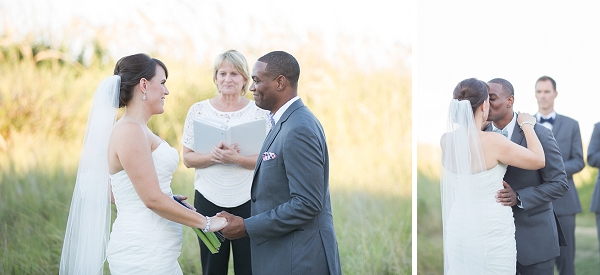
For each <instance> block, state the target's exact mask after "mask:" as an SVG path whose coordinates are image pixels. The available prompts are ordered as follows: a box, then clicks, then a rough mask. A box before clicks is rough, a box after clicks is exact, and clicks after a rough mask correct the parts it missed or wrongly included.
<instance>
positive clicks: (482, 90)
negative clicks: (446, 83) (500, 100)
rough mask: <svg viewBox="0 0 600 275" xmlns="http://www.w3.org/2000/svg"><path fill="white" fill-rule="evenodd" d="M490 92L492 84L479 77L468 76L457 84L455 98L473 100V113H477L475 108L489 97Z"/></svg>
mask: <svg viewBox="0 0 600 275" xmlns="http://www.w3.org/2000/svg"><path fill="white" fill-rule="evenodd" d="M489 92H490V86H488V85H487V83H485V82H483V81H481V80H479V79H477V78H468V79H465V80H463V81H461V82H459V83H458V85H456V88H454V99H458V100H468V101H469V102H471V107H472V108H473V114H475V110H476V109H477V108H478V107H479V106H481V104H483V102H484V101H485V100H486V99H487V98H488V95H489Z"/></svg>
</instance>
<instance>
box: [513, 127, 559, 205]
mask: <svg viewBox="0 0 600 275" xmlns="http://www.w3.org/2000/svg"><path fill="white" fill-rule="evenodd" d="M536 126H538V125H536ZM535 132H536V134H537V135H538V138H539V139H540V142H541V143H542V147H543V148H544V155H545V158H546V166H545V167H544V168H542V169H540V170H539V173H540V176H541V177H542V184H539V185H537V186H530V187H526V188H523V189H519V190H515V191H516V192H517V193H518V194H519V198H520V200H521V202H522V206H523V209H524V210H529V209H531V208H535V207H537V206H540V205H542V204H545V203H549V202H552V201H554V200H556V199H558V198H560V197H562V196H564V195H565V194H566V193H567V191H568V190H569V186H568V185H567V174H566V173H565V166H564V164H563V158H562V155H561V154H560V150H559V149H558V144H557V143H556V140H555V139H554V136H552V132H550V130H548V129H546V128H545V127H544V126H539V127H535ZM509 184H510V182H509Z"/></svg>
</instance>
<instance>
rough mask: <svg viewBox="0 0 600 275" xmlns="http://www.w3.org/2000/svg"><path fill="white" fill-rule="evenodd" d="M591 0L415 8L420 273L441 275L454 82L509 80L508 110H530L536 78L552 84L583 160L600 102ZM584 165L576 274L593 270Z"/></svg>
mask: <svg viewBox="0 0 600 275" xmlns="http://www.w3.org/2000/svg"><path fill="white" fill-rule="evenodd" d="M598 12H600V3H598V2H597V1H590V0H584V1H577V2H564V1H563V2H561V1H516V0H508V1H502V2H494V3H489V2H482V1H476V0H458V1H451V2H443V1H433V0H420V1H418V4H417V15H416V18H417V20H416V25H417V27H416V39H415V44H414V46H413V47H414V49H415V51H414V55H415V57H416V59H415V62H414V63H415V66H414V68H413V79H414V89H413V96H414V98H413V100H414V105H413V106H414V112H413V115H414V116H415V120H414V123H415V124H414V129H415V137H416V143H417V146H416V150H417V152H416V154H417V162H416V163H413V165H417V169H416V171H417V172H416V178H417V185H416V188H417V190H416V191H417V198H416V200H417V201H416V205H417V207H416V208H417V209H416V211H417V212H416V213H417V220H418V222H417V228H418V229H417V242H418V248H417V249H418V251H417V256H416V257H417V260H418V263H417V269H418V274H423V275H425V274H443V252H442V222H441V206H440V186H439V177H440V169H441V167H440V146H439V140H440V137H441V136H442V134H443V133H445V131H446V122H447V113H448V105H449V103H450V100H451V99H452V91H453V90H454V87H455V86H456V84H458V83H459V82H460V81H461V80H463V79H466V78H471V77H475V78H478V79H481V80H483V81H486V82H487V81H489V80H491V79H493V78H496V77H500V78H505V79H507V80H508V81H510V82H511V83H512V85H513V86H514V89H515V103H514V110H515V111H521V112H528V113H530V114H534V113H536V112H537V109H538V106H537V101H536V99H535V82H536V80H537V79H538V78H539V77H540V76H543V75H548V76H550V77H552V78H554V80H556V85H557V86H556V89H557V91H558V97H557V98H556V100H555V105H554V107H555V110H556V112H557V113H559V114H562V115H566V116H569V117H571V118H573V119H575V120H577V121H578V122H579V126H580V130H581V139H582V141H583V152H584V159H585V156H586V155H587V147H588V144H589V142H590V138H591V135H592V130H593V126H594V124H595V123H597V122H598V121H600V116H599V115H598V114H597V113H596V112H595V110H597V109H598V107H597V105H598V104H597V102H598V99H600V97H599V96H598V92H597V91H596V89H597V87H595V84H594V83H593V80H594V79H596V78H597V77H596V76H597V74H598V72H597V71H598V70H597V69H596V67H597V64H598V63H600V51H598V49H599V48H600V39H599V38H598V36H594V35H590V34H591V33H596V32H597V30H598V26H600V18H599V17H598V16H597V13H598ZM597 170H598V169H596V168H592V167H590V166H587V165H586V167H585V168H584V169H583V171H581V172H579V173H577V174H575V176H574V181H575V185H576V187H577V190H578V192H579V197H580V200H581V207H582V208H583V213H579V214H578V215H577V218H576V232H575V234H576V246H575V247H576V252H575V253H576V254H575V265H576V272H577V274H598V270H600V261H599V260H600V255H599V253H598V238H597V235H596V218H595V215H594V213H590V212H589V206H590V199H591V196H592V193H593V190H594V183H595V181H596V176H597Z"/></svg>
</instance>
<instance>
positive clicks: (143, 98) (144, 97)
mask: <svg viewBox="0 0 600 275" xmlns="http://www.w3.org/2000/svg"><path fill="white" fill-rule="evenodd" d="M142 100H146V92H144V96H143V97H142Z"/></svg>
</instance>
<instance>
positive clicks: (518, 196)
mask: <svg viewBox="0 0 600 275" xmlns="http://www.w3.org/2000/svg"><path fill="white" fill-rule="evenodd" d="M488 84H489V86H490V114H489V116H488V120H490V121H492V124H493V125H489V126H488V130H491V128H492V127H497V128H500V129H504V128H508V127H507V126H508V125H509V124H510V122H511V121H512V120H513V119H515V118H514V116H516V114H515V113H514V111H513V107H512V106H513V103H514V90H513V87H512V85H511V84H510V82H508V81H506V80H504V79H493V80H491V81H490V82H489V83H488ZM492 99H493V100H492ZM534 129H535V133H536V135H537V136H538V138H539V140H540V142H541V144H542V147H543V149H544V154H545V160H546V161H545V162H546V166H545V167H544V168H542V169H539V170H524V169H520V168H516V167H513V166H509V167H508V168H507V170H506V174H505V175H504V181H505V182H506V183H507V185H505V186H507V188H505V189H503V190H501V191H500V192H499V201H500V202H501V203H503V204H504V205H509V206H512V210H513V214H514V221H515V230H516V232H515V238H516V243H517V270H518V272H519V273H520V274H538V273H536V272H541V273H539V274H552V272H553V269H554V258H556V257H557V256H558V255H559V253H560V250H559V245H564V237H563V234H562V232H561V229H560V224H559V223H558V221H557V220H556V216H555V214H554V209H553V206H552V201H554V200H556V199H557V198H560V197H562V196H564V194H565V193H566V192H567V191H568V188H569V187H568V185H567V174H566V173H565V167H564V163H563V159H562V155H561V153H560V150H559V148H558V144H557V143H556V140H555V139H554V136H553V135H552V132H551V131H550V130H549V129H547V128H546V127H544V126H542V125H539V124H536V125H535V126H534ZM509 138H510V139H511V140H512V141H513V142H515V143H517V144H519V145H522V146H526V145H527V143H526V140H525V138H524V135H523V131H522V130H521V129H520V128H519V126H518V125H515V126H514V127H513V128H512V134H511V135H509ZM508 198H514V199H511V200H510V202H509V201H508ZM548 272H549V273H548Z"/></svg>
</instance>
